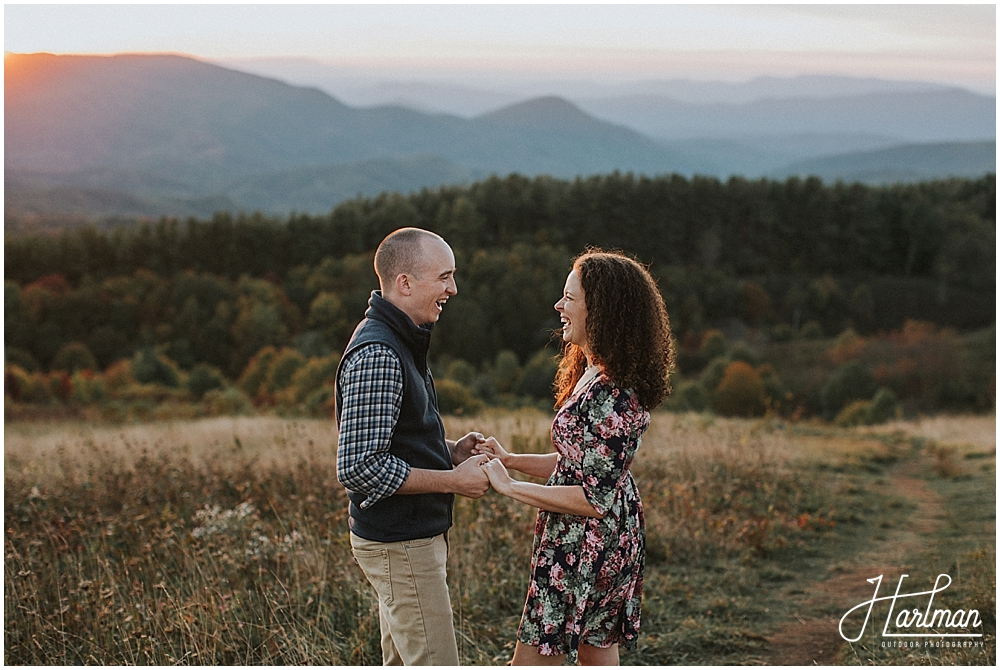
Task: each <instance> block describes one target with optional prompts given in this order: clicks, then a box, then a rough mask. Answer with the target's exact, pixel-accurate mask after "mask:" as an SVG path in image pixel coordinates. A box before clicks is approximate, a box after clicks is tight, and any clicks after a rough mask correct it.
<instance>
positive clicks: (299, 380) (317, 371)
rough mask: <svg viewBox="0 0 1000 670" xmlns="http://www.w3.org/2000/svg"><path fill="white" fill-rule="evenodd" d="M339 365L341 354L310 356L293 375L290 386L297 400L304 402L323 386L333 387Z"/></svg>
mask: <svg viewBox="0 0 1000 670" xmlns="http://www.w3.org/2000/svg"><path fill="white" fill-rule="evenodd" d="M339 365H340V356H338V355H337V354H330V355H329V356H324V357H322V358H310V359H309V360H308V361H307V362H306V364H305V365H303V366H302V367H301V368H299V369H298V370H296V371H295V374H294V375H292V383H291V387H290V388H291V389H292V390H293V392H294V394H295V401H296V402H303V401H305V400H306V399H307V398H309V397H311V395H312V394H313V393H315V392H316V391H318V390H320V389H322V388H326V387H330V388H333V385H334V383H335V382H336V379H337V367H338V366H339Z"/></svg>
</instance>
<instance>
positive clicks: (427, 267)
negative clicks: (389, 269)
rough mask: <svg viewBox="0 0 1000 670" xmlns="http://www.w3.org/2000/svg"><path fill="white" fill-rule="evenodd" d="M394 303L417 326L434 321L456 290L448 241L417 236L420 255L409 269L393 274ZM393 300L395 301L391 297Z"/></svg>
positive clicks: (452, 259)
mask: <svg viewBox="0 0 1000 670" xmlns="http://www.w3.org/2000/svg"><path fill="white" fill-rule="evenodd" d="M395 289H396V291H395V293H396V294H397V296H398V298H399V303H398V304H396V306H397V307H399V308H400V309H401V310H403V311H404V312H405V313H406V315H407V316H409V317H410V319H412V320H413V323H415V324H417V325H418V326H420V325H423V324H425V323H434V322H436V321H437V320H438V318H439V317H440V316H441V311H442V308H443V307H444V303H446V302H447V301H448V298H450V297H451V296H453V295H455V294H457V293H458V286H457V285H456V284H455V255H454V254H453V253H452V251H451V247H449V246H448V243H447V242H445V241H444V240H442V239H440V238H438V237H430V236H428V237H424V238H423V239H421V240H420V255H419V257H418V258H417V261H416V263H415V265H414V269H413V272H412V273H409V274H406V273H404V274H400V275H397V277H396V282H395ZM393 302H395V301H393Z"/></svg>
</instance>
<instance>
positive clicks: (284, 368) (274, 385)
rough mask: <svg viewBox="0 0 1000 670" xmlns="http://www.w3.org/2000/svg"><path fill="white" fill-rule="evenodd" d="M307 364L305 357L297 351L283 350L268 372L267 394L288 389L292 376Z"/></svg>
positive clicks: (276, 356)
mask: <svg viewBox="0 0 1000 670" xmlns="http://www.w3.org/2000/svg"><path fill="white" fill-rule="evenodd" d="M305 364H306V359H305V357H304V356H303V355H302V354H300V353H299V352H298V351H296V350H295V349H281V350H280V351H279V352H278V353H277V354H276V355H275V357H274V360H273V361H272V362H271V367H270V369H269V370H268V371H267V378H266V382H265V385H266V387H267V392H268V393H277V392H278V391H283V390H285V389H286V388H288V387H289V386H290V385H291V383H292V376H293V375H294V374H295V373H296V372H297V371H298V370H299V369H300V368H301V367H302V366H303V365H305Z"/></svg>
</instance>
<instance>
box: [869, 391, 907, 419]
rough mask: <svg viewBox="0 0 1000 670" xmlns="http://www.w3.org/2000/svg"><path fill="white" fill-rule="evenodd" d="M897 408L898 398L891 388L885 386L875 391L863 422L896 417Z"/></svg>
mask: <svg viewBox="0 0 1000 670" xmlns="http://www.w3.org/2000/svg"><path fill="white" fill-rule="evenodd" d="M898 409H899V398H897V397H896V394H895V393H893V391H892V389H888V388H885V387H882V388H880V389H879V390H878V391H876V392H875V396H874V397H873V398H872V401H871V405H870V406H869V407H868V416H867V418H866V420H865V423H867V424H869V425H872V424H876V423H885V422H886V421H891V420H892V419H895V418H896V415H897V412H898Z"/></svg>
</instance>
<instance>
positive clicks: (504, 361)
mask: <svg viewBox="0 0 1000 670" xmlns="http://www.w3.org/2000/svg"><path fill="white" fill-rule="evenodd" d="M492 377H493V383H494V384H495V385H496V387H497V390H498V391H499V392H500V393H511V392H513V390H514V387H515V386H516V385H517V382H518V380H519V379H520V378H521V364H520V363H519V362H518V360H517V354H515V353H514V352H513V351H508V350H506V349H504V350H503V351H501V352H500V353H498V354H497V357H496V360H495V361H494V362H493V370H492Z"/></svg>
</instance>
